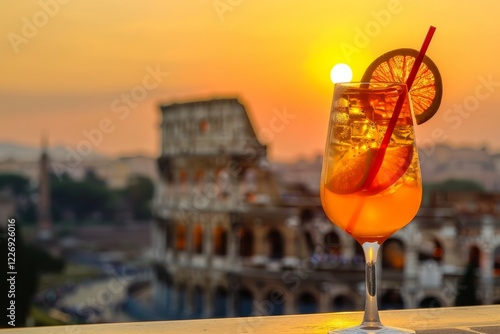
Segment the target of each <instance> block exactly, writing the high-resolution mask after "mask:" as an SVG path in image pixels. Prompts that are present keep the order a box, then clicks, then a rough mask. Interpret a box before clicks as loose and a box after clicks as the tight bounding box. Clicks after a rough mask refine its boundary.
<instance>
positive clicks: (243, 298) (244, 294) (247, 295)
mask: <svg viewBox="0 0 500 334" xmlns="http://www.w3.org/2000/svg"><path fill="white" fill-rule="evenodd" d="M253 300H254V295H253V293H252V291H251V290H250V289H247V288H245V287H242V288H240V289H239V290H238V293H237V295H236V305H235V309H236V315H237V316H239V317H248V316H250V315H252V312H253Z"/></svg>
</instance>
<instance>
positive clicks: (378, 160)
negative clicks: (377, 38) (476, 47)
mask: <svg viewBox="0 0 500 334" xmlns="http://www.w3.org/2000/svg"><path fill="white" fill-rule="evenodd" d="M435 30H436V27H433V26H430V28H429V31H428V32H427V36H426V37H425V40H424V43H423V44H422V47H421V48H420V52H419V54H418V56H417V58H416V59H415V63H413V67H412V68H411V71H410V75H408V79H406V87H407V89H408V91H409V90H410V88H411V86H412V85H413V81H414V80H415V77H416V76H417V72H418V69H419V68H420V65H421V64H422V61H423V60H424V56H425V52H426V51H427V48H428V47H429V44H430V43H431V39H432V36H433V35H434V31H435ZM405 98H406V92H403V94H401V95H400V96H399V98H398V100H397V102H396V106H395V107H394V112H393V114H392V117H391V120H390V121H389V125H388V126H387V131H386V132H385V135H384V139H383V140H382V143H381V144H380V149H379V150H377V154H376V156H375V160H373V164H372V165H371V167H370V170H369V171H368V175H367V176H366V179H365V182H364V183H363V186H362V187H361V189H366V188H368V187H369V186H370V185H371V183H372V182H373V180H375V177H376V176H377V173H378V171H379V170H380V167H381V166H382V162H384V156H385V151H386V150H387V146H388V145H389V141H390V140H391V136H392V132H393V131H394V128H395V127H396V123H397V121H398V118H399V114H400V112H401V109H402V107H403V103H404V100H405ZM363 203H364V202H359V204H358V207H357V209H356V211H355V212H354V215H353V216H352V217H351V219H350V220H349V223H348V224H347V227H346V232H347V233H349V234H352V229H353V228H354V224H355V223H356V221H357V220H358V217H359V214H360V213H361V210H362V209H363Z"/></svg>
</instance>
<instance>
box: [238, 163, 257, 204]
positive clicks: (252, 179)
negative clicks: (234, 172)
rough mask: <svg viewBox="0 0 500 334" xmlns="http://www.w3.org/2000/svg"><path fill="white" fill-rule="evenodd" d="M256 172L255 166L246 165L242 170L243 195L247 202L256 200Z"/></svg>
mask: <svg viewBox="0 0 500 334" xmlns="http://www.w3.org/2000/svg"><path fill="white" fill-rule="evenodd" d="M257 174H258V173H257V169H256V168H255V167H247V168H245V170H244V171H243V181H242V185H243V189H244V190H243V192H244V193H243V195H244V197H245V200H246V201H247V202H248V203H253V202H255V200H256V193H257Z"/></svg>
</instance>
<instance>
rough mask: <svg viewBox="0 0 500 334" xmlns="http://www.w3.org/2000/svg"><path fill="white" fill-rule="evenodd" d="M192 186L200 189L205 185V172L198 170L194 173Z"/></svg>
mask: <svg viewBox="0 0 500 334" xmlns="http://www.w3.org/2000/svg"><path fill="white" fill-rule="evenodd" d="M194 184H195V186H196V187H198V188H202V187H203V185H204V184H205V171H204V170H203V169H201V168H198V169H197V170H196V171H195V173H194Z"/></svg>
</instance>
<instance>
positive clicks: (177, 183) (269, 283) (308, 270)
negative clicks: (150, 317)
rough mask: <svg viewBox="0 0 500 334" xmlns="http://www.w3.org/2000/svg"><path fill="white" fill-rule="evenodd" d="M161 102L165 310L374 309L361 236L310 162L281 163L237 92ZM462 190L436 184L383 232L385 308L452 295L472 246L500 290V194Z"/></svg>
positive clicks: (158, 280) (159, 259) (485, 295)
mask: <svg viewBox="0 0 500 334" xmlns="http://www.w3.org/2000/svg"><path fill="white" fill-rule="evenodd" d="M161 113H162V123H161V133H162V148H161V154H160V157H159V159H158V165H159V170H160V180H159V182H158V183H157V185H156V193H155V198H154V216H155V222H154V224H153V228H152V231H151V232H152V234H151V238H152V253H153V257H154V261H155V271H156V275H155V279H154V281H153V287H152V290H153V292H152V297H151V302H152V304H153V305H154V309H155V311H156V312H157V314H159V315H160V317H162V318H166V319H180V318H198V317H226V316H247V315H252V314H253V315H263V314H292V313H312V312H325V311H341V310H356V309H363V303H364V291H365V290H364V277H365V276H364V260H363V255H362V250H361V247H360V246H359V245H358V244H357V243H356V242H355V241H354V240H353V238H351V237H350V236H348V235H346V234H345V233H344V232H342V231H341V230H339V229H338V228H337V227H336V226H334V225H333V224H331V223H330V222H329V221H328V220H327V219H326V217H325V215H324V213H323V211H322V209H321V206H320V202H319V198H318V192H317V189H312V188H310V187H308V186H304V185H300V182H298V181H302V179H301V177H300V176H299V175H300V174H301V173H300V167H301V166H297V167H298V168H297V171H294V172H293V173H290V174H289V175H284V173H286V171H283V172H282V173H281V172H280V168H277V169H276V170H274V171H273V170H272V169H271V168H270V165H269V162H268V160H267V156H266V147H265V146H263V145H262V144H260V143H259V141H258V139H257V137H256V135H255V131H254V129H253V127H252V124H251V122H250V120H249V117H248V115H247V113H246V110H245V108H244V106H243V105H242V104H241V103H240V102H239V101H238V100H236V99H213V100H207V101H196V102H187V103H174V104H170V105H163V106H161ZM317 164H318V165H320V163H317ZM276 172H277V173H278V175H276V174H275V173H276ZM294 173H295V175H296V177H291V176H290V175H293V174H294ZM280 174H281V175H280ZM310 176H311V179H313V178H317V177H316V176H314V174H313V173H310ZM308 179H309V177H308ZM443 196H444V197H443ZM447 196H448V197H447ZM453 196H454V195H453V194H437V195H436V196H435V197H434V198H433V202H432V205H431V207H428V208H423V209H422V210H421V212H420V213H419V215H418V216H417V217H416V218H415V220H414V221H413V222H412V223H411V224H409V225H408V226H407V227H406V228H404V229H403V230H401V231H398V232H397V233H396V234H394V235H393V236H392V237H391V238H390V239H388V240H387V241H386V243H384V245H383V247H382V249H381V254H380V259H381V262H382V265H383V267H384V269H383V271H382V277H381V281H380V284H379V298H380V306H381V308H382V309H390V308H414V307H429V306H451V305H453V303H454V299H455V298H456V296H457V294H458V293H460V289H459V287H457V284H458V280H459V278H460V276H461V275H462V273H463V270H464V268H465V266H466V265H467V263H466V258H467V254H468V251H469V249H470V248H471V247H477V248H478V249H479V251H480V253H481V258H482V261H481V268H480V272H479V273H478V275H479V276H478V277H479V278H478V279H479V281H480V284H479V289H478V295H479V296H480V297H481V300H482V302H483V303H492V302H498V301H500V282H499V277H495V266H498V268H499V269H500V258H499V257H500V204H493V205H492V204H491V203H500V202H499V199H498V198H497V197H493V198H491V199H489V200H488V201H489V203H490V204H488V205H486V204H481V203H483V197H481V196H479V195H477V196H476V195H470V196H472V197H470V196H469V195H467V196H469V197H467V196H465V195H464V196H465V197H463V198H462V197H460V198H454V197H453ZM457 196H458V195H457ZM469 202H473V203H476V204H470V203H469ZM464 203H465V204H464ZM464 206H466V207H467V208H471V209H474V210H475V211H474V210H473V211H471V212H464V211H463V210H462V208H463V207H464ZM495 256H496V257H497V258H496V259H495Z"/></svg>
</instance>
